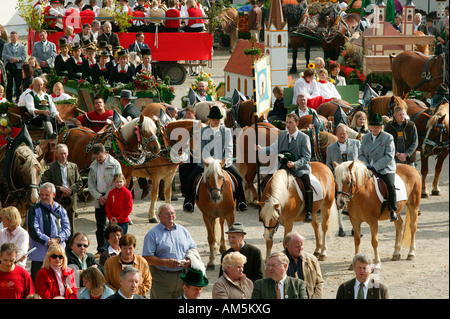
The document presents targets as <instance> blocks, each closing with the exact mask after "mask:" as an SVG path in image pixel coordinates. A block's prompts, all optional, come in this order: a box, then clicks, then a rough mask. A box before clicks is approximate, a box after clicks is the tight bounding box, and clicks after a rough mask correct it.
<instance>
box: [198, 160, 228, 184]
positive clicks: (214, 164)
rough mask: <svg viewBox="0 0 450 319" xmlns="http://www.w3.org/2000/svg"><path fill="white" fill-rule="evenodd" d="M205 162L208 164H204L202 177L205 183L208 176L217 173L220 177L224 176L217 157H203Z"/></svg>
mask: <svg viewBox="0 0 450 319" xmlns="http://www.w3.org/2000/svg"><path fill="white" fill-rule="evenodd" d="M205 162H206V163H207V164H208V166H206V165H205V169H204V175H205V178H204V179H203V180H204V182H205V183H206V179H207V178H208V177H210V176H214V175H216V174H217V175H218V176H220V177H224V175H223V171H222V166H220V161H219V160H217V159H214V158H212V157H208V158H206V159H205Z"/></svg>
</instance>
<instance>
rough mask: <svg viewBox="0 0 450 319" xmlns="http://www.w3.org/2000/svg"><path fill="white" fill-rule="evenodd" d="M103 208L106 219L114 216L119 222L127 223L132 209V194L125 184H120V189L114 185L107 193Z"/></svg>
mask: <svg viewBox="0 0 450 319" xmlns="http://www.w3.org/2000/svg"><path fill="white" fill-rule="evenodd" d="M105 210H106V216H107V217H108V220H111V219H112V218H113V217H115V218H116V219H117V223H119V224H123V223H128V222H129V221H130V218H129V216H130V214H131V211H132V210H133V196H132V195H131V192H130V191H129V190H128V189H127V188H126V187H125V186H122V187H121V188H120V189H118V188H117V187H114V188H113V189H112V190H111V191H110V192H109V193H108V198H107V199H106V205H105Z"/></svg>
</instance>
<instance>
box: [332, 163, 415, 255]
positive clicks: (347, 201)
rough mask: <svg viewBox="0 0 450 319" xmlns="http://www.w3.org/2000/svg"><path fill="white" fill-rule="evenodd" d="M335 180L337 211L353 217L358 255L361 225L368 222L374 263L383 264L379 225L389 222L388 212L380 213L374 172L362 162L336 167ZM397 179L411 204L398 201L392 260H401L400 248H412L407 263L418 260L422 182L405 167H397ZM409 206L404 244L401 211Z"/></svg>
mask: <svg viewBox="0 0 450 319" xmlns="http://www.w3.org/2000/svg"><path fill="white" fill-rule="evenodd" d="M334 167H335V168H334V172H335V178H336V190H337V191H338V193H337V198H336V205H337V208H338V209H346V210H347V211H348V212H349V214H350V222H351V223H352V226H353V230H354V233H355V236H354V242H355V254H358V253H359V245H360V242H361V236H360V234H361V223H363V222H366V223H367V224H369V226H370V230H371V233H372V247H373V251H374V263H375V264H380V263H381V260H380V256H379V255H378V221H379V220H386V219H389V218H390V217H389V211H388V209H387V208H385V209H384V211H383V212H381V204H382V203H381V201H380V200H379V199H378V196H377V195H376V190H375V181H374V179H373V178H372V174H371V172H370V171H369V170H368V169H367V167H366V165H365V164H364V163H363V162H361V161H353V162H344V163H342V164H340V165H338V164H337V163H334ZM397 175H399V176H400V178H401V179H402V180H403V182H404V183H405V186H406V193H407V198H408V200H406V201H405V200H404V201H399V202H398V209H397V216H398V220H397V221H396V222H395V245H394V255H393V257H392V260H399V259H400V246H401V244H403V245H407V246H409V253H408V260H413V259H414V256H415V250H416V245H415V234H416V230H417V217H418V215H419V205H420V192H421V188H422V185H421V184H422V182H421V180H420V176H419V173H418V172H417V170H416V169H415V168H414V167H411V166H409V165H404V164H397ZM405 205H406V220H405V228H404V233H403V240H402V242H401V238H400V237H401V235H402V231H403V229H402V227H403V220H402V218H401V216H400V211H401V210H402V209H403V207H405Z"/></svg>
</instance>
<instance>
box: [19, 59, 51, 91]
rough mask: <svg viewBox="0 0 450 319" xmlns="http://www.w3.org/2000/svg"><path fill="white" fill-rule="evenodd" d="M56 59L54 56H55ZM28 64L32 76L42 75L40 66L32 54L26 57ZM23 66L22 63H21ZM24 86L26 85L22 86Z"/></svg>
mask: <svg viewBox="0 0 450 319" xmlns="http://www.w3.org/2000/svg"><path fill="white" fill-rule="evenodd" d="M55 59H56V58H55ZM28 64H29V65H30V67H31V69H32V70H33V71H32V72H33V77H38V76H41V75H42V69H41V66H40V65H39V62H38V61H37V60H36V58H35V57H34V56H30V57H29V58H28ZM22 67H23V65H22ZM24 87H26V86H24Z"/></svg>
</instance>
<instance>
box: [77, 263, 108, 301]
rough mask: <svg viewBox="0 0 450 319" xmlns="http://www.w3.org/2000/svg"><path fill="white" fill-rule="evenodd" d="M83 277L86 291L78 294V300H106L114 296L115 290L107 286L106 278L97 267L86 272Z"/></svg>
mask: <svg viewBox="0 0 450 319" xmlns="http://www.w3.org/2000/svg"><path fill="white" fill-rule="evenodd" d="M81 277H82V279H83V286H84V289H83V290H81V291H80V292H79V293H78V299H106V298H108V297H109V296H112V295H114V293H115V292H114V290H112V289H111V288H109V287H108V286H107V285H106V284H105V276H104V275H103V274H102V272H101V271H100V270H99V269H98V268H97V267H96V266H91V267H89V268H88V269H86V270H84V271H83V272H82V273H81Z"/></svg>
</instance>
